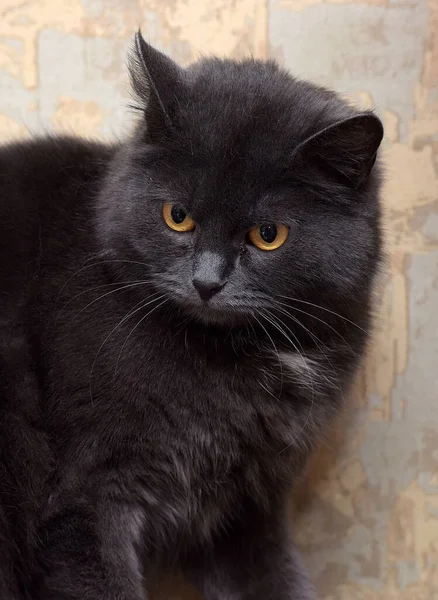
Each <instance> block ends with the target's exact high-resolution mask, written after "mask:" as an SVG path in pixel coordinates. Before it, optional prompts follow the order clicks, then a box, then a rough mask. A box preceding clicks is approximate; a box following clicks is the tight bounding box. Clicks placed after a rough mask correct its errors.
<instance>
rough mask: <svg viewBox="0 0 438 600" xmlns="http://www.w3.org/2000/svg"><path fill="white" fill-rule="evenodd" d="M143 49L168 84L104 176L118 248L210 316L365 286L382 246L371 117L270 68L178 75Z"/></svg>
mask: <svg viewBox="0 0 438 600" xmlns="http://www.w3.org/2000/svg"><path fill="white" fill-rule="evenodd" d="M143 50H144V48H143ZM138 51H139V52H141V47H140V49H138ZM151 52H152V54H151ZM147 53H149V54H147ZM147 53H146V54H147V56H145V58H144V60H147V61H149V62H148V77H153V76H154V75H153V73H152V72H153V71H154V69H155V70H157V71H158V72H159V69H160V68H161V70H162V71H164V72H165V73H166V77H164V80H165V82H164V83H165V87H164V89H163V90H159V89H158V88H159V85H156V86H155V87H156V88H157V90H156V94H157V97H155V98H154V97H153V98H152V99H151V98H149V103H148V105H147V108H146V123H147V129H146V127H144V126H140V127H139V130H138V131H137V134H136V137H135V139H134V140H133V142H132V143H131V144H130V145H129V146H128V147H127V149H125V151H124V153H122V155H121V161H120V166H119V172H118V174H117V176H116V177H115V179H114V182H113V183H114V185H115V187H116V188H117V190H118V194H119V196H121V197H120V198H119V201H118V203H117V206H118V207H119V208H118V209H114V210H115V212H114V210H113V212H112V227H113V228H116V229H117V233H118V235H117V236H116V237H117V240H118V244H119V251H121V252H123V251H124V250H126V251H127V252H128V253H129V256H133V255H134V256H135V257H136V258H138V259H140V260H142V261H144V262H145V263H146V264H147V265H148V267H149V276H150V277H151V278H152V280H153V281H154V284H155V287H156V288H157V289H158V291H160V292H162V293H163V294H165V295H166V297H171V298H172V299H173V301H175V302H176V303H178V304H179V305H180V306H181V307H183V309H184V310H185V311H186V312H187V313H189V314H191V315H192V316H194V317H196V318H199V319H201V320H203V321H207V322H230V323H231V322H232V321H233V320H235V319H237V320H239V319H241V318H243V319H246V318H254V319H257V318H258V316H261V314H265V316H266V314H269V313H267V311H269V310H270V309H271V308H272V307H273V305H274V304H275V303H279V302H283V303H286V304H287V302H288V300H287V298H297V299H306V300H308V301H315V300H316V301H318V300H319V302H321V295H322V294H324V295H325V297H324V303H325V305H327V306H329V305H330V304H333V303H334V302H336V299H337V298H341V297H344V298H345V297H348V296H353V295H354V294H357V293H361V291H362V290H363V288H364V287H365V288H367V286H369V282H370V277H371V275H372V273H373V272H374V269H375V262H376V260H377V255H378V252H379V233H378V216H379V210H378V203H377V197H376V194H377V188H376V185H377V184H376V179H375V177H373V174H372V173H371V175H370V170H371V168H372V166H373V163H374V159H375V154H376V151H377V148H378V145H379V143H380V140H381V126H380V123H379V121H378V120H377V118H376V117H374V116H372V115H369V114H367V115H359V116H358V115H357V114H356V113H355V112H354V111H353V110H352V109H351V108H349V107H347V106H346V105H345V104H344V103H343V102H342V101H340V100H339V99H338V98H337V97H336V96H334V95H333V94H330V93H328V92H325V91H323V90H320V89H317V88H314V87H312V86H308V85H306V84H302V83H299V82H296V81H294V80H293V79H292V78H289V77H288V76H287V75H285V73H284V72H281V71H279V70H278V69H277V68H276V67H275V66H274V65H272V64H262V63H255V62H248V63H246V64H236V63H231V62H228V63H227V62H221V61H207V62H204V63H201V64H200V65H195V66H194V67H192V68H191V69H188V70H186V71H180V70H179V69H178V68H177V67H176V66H175V65H174V63H169V64H168V63H167V62H166V61H168V59H165V58H163V57H162V55H155V54H154V51H153V50H151V49H150V47H148V48H147ZM154 60H155V62H157V61H158V62H159V61H164V63H163V64H162V65H161V67H160V66H159V65H156V64H155V63H154V67H153V68H151V67H150V63H151V62H153V61H154ZM172 69H176V70H177V71H176V73H177V75H175V74H174V75H173V77H174V79H175V80H174V81H172V73H171V71H172ZM143 76H144V73H143ZM157 76H158V75H156V77H157ZM136 77H137V78H138V77H139V75H138V74H137V75H136ZM166 79H167V80H168V81H166ZM166 86H167V87H166ZM169 86H170V90H169V89H167V88H169ZM137 87H138V88H140V87H141V82H140V83H139V82H138V81H137ZM137 91H138V90H137ZM158 94H160V96H159V102H158V101H157V98H158ZM154 102H155V104H156V105H154ZM337 124H339V125H337ZM278 307H280V304H278ZM280 310H281V308H280Z"/></svg>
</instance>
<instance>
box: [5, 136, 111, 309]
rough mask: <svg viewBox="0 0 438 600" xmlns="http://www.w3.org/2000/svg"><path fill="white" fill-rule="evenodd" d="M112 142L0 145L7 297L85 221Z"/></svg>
mask: <svg viewBox="0 0 438 600" xmlns="http://www.w3.org/2000/svg"><path fill="white" fill-rule="evenodd" d="M113 153H114V148H113V147H111V146H109V145H104V144H99V143H95V142H88V141H86V140H80V139H77V138H68V137H55V136H51V137H46V138H41V139H33V140H26V141H21V142H15V143H12V144H7V145H4V146H0V229H1V235H0V290H1V292H2V295H3V296H4V297H5V296H6V297H9V298H10V299H12V301H13V302H15V301H16V300H17V297H16V296H17V293H19V292H20V290H23V288H24V287H25V286H26V285H27V284H28V282H29V281H30V280H32V279H34V278H35V276H36V274H37V271H38V269H39V268H40V266H41V258H42V256H44V257H45V258H46V259H48V260H49V261H50V259H51V258H50V256H51V255H53V256H54V257H55V256H56V255H58V256H60V255H62V254H63V252H64V249H65V248H71V247H73V246H74V245H75V243H76V242H79V237H80V236H81V232H82V234H83V233H84V231H85V230H86V229H87V228H88V227H89V226H90V221H91V220H92V215H93V210H94V209H93V206H94V199H95V197H96V194H97V191H98V189H99V183H100V181H101V179H102V177H103V176H104V174H105V172H106V170H107V168H108V165H109V163H110V160H111V157H112V156H113Z"/></svg>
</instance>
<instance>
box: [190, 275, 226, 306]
mask: <svg viewBox="0 0 438 600" xmlns="http://www.w3.org/2000/svg"><path fill="white" fill-rule="evenodd" d="M224 285H225V282H220V281H205V280H202V279H196V278H195V279H193V286H194V287H195V289H196V290H197V292H198V294H199V295H200V297H201V299H202V300H205V301H207V300H210V298H212V297H213V296H214V295H215V294H217V293H218V292H220V291H221V289H222V288H223V287H224Z"/></svg>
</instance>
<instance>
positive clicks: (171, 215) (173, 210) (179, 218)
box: [163, 203, 195, 231]
mask: <svg viewBox="0 0 438 600" xmlns="http://www.w3.org/2000/svg"><path fill="white" fill-rule="evenodd" d="M163 219H164V221H165V223H166V225H167V226H168V227H170V229H173V230H174V231H192V230H193V229H194V228H195V222H194V220H193V219H192V218H191V217H189V215H188V214H187V213H186V211H185V210H184V209H183V207H182V206H181V205H180V204H170V203H166V204H163Z"/></svg>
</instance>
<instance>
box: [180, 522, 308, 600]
mask: <svg viewBox="0 0 438 600" xmlns="http://www.w3.org/2000/svg"><path fill="white" fill-rule="evenodd" d="M186 574H187V576H188V577H189V579H191V581H192V582H193V583H195V585H197V586H198V588H199V589H200V590H201V591H202V593H203V594H204V596H205V598H206V600H315V593H314V591H313V589H312V586H311V584H310V582H309V580H308V578H307V575H306V573H305V570H304V569H303V567H302V565H301V561H300V558H299V556H298V553H297V551H296V549H295V547H294V546H293V544H292V542H291V541H290V539H289V535H288V526H287V523H286V520H284V522H283V521H281V520H280V521H279V520H277V519H276V518H269V517H268V518H267V517H266V516H262V515H260V517H259V519H255V518H252V519H251V520H250V521H247V522H246V523H245V525H239V526H238V527H236V528H234V529H233V530H231V531H229V532H228V533H227V535H226V536H223V537H222V538H221V539H218V540H217V541H216V542H215V544H214V545H213V547H209V548H205V549H204V551H202V550H201V551H199V552H198V553H196V557H192V559H191V561H190V564H189V565H188V566H187V568H186Z"/></svg>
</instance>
